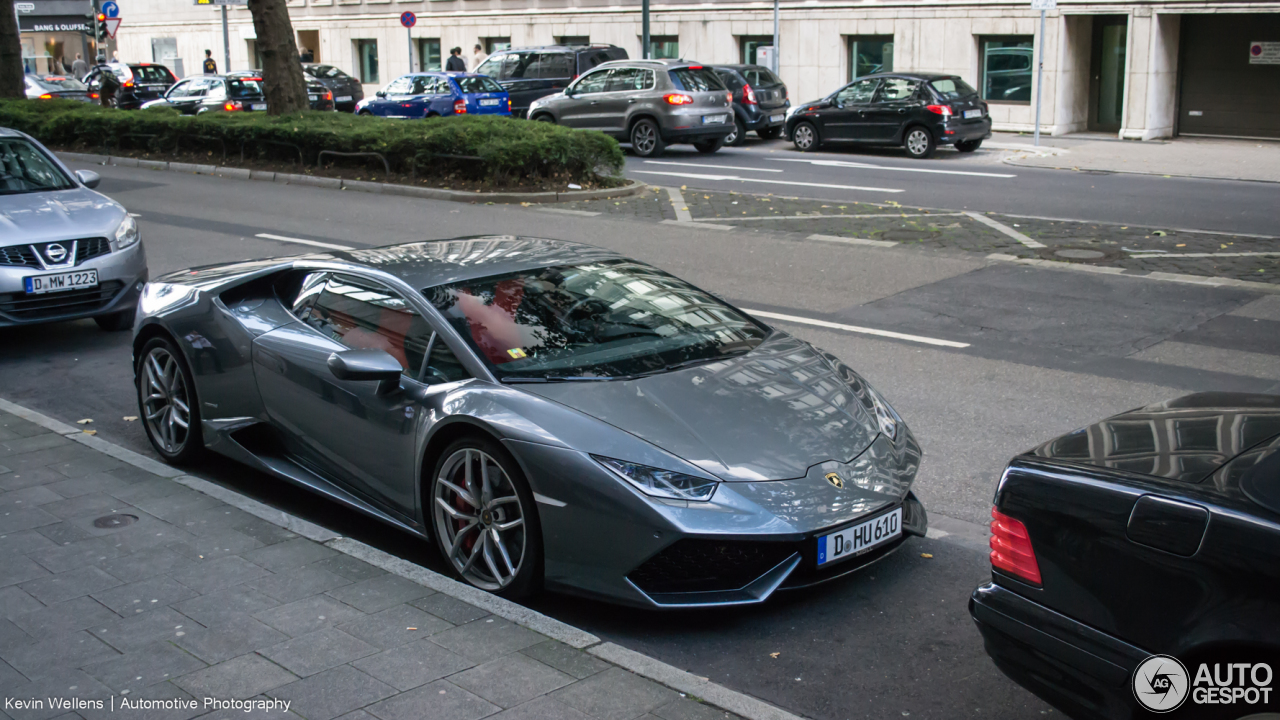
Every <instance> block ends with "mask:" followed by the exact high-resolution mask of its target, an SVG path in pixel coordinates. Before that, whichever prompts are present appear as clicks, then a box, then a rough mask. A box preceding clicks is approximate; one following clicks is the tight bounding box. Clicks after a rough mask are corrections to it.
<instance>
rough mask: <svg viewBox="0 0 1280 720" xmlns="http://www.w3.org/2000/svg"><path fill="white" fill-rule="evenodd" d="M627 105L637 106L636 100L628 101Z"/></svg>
mask: <svg viewBox="0 0 1280 720" xmlns="http://www.w3.org/2000/svg"><path fill="white" fill-rule="evenodd" d="M627 104H628V105H635V104H636V99H635V98H631V99H630V100H628V101H627Z"/></svg>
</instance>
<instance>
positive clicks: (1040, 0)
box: [1031, 0, 1058, 145]
mask: <svg viewBox="0 0 1280 720" xmlns="http://www.w3.org/2000/svg"><path fill="white" fill-rule="evenodd" d="M1056 7H1058V0H1031V9H1032V10H1039V11H1040V40H1039V41H1038V42H1037V43H1036V45H1037V48H1036V51H1037V53H1038V54H1039V56H1040V60H1039V61H1038V62H1037V63H1036V131H1035V144H1036V145H1039V144H1040V88H1041V86H1042V85H1044V82H1043V81H1044V14H1045V12H1047V11H1049V10H1052V9H1054V8H1056Z"/></svg>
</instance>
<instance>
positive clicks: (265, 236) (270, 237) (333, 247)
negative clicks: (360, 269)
mask: <svg viewBox="0 0 1280 720" xmlns="http://www.w3.org/2000/svg"><path fill="white" fill-rule="evenodd" d="M254 237H260V238H263V239H265V240H279V241H280V242H287V243H295V244H297V245H314V246H315V247H320V248H325V249H327V250H355V248H353V247H351V246H350V245H334V244H333V243H326V242H320V241H318V240H303V239H301V238H293V237H285V236H284V235H272V234H271V233H258V234H257V235H255V236H254Z"/></svg>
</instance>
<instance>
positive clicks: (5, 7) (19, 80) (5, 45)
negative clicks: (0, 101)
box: [0, 0, 27, 98]
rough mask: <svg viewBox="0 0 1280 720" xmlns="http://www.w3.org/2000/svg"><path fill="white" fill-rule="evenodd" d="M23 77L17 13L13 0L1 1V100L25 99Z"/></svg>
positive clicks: (25, 91)
mask: <svg viewBox="0 0 1280 720" xmlns="http://www.w3.org/2000/svg"><path fill="white" fill-rule="evenodd" d="M23 75H24V73H23V72H22V41H21V40H19V39H18V16H17V12H16V11H15V10H14V9H13V0H0V98H25V97H26V96H27V89H26V82H24V81H23Z"/></svg>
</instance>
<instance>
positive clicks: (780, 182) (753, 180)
mask: <svg viewBox="0 0 1280 720" xmlns="http://www.w3.org/2000/svg"><path fill="white" fill-rule="evenodd" d="M631 172H633V173H640V174H642V175H671V176H674V177H681V178H688V179H690V180H736V181H738V182H744V183H764V184H766V185H794V186H796V187H811V188H827V189H831V190H865V191H867V192H886V193H900V192H902V190H896V189H894V188H879V187H862V186H859V185H828V184H826V183H807V182H795V181H792V180H766V179H764V178H744V177H738V176H737V175H695V174H693V173H678V172H663V171H661V170H632V171H631Z"/></svg>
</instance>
